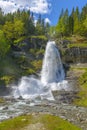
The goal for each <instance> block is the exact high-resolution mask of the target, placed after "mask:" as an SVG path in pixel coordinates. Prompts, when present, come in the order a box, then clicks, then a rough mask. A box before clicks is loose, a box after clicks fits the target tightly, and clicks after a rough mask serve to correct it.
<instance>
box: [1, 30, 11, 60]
mask: <svg viewBox="0 0 87 130" xmlns="http://www.w3.org/2000/svg"><path fill="white" fill-rule="evenodd" d="M9 49H10V45H9V44H8V42H7V41H6V39H5V36H4V34H3V31H1V30H0V58H2V57H4V56H5V55H6V54H7V52H8V51H9Z"/></svg>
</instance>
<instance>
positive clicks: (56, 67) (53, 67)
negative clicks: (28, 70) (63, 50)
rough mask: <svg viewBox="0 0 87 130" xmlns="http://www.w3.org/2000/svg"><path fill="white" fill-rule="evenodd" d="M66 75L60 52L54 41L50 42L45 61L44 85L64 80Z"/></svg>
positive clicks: (42, 80)
mask: <svg viewBox="0 0 87 130" xmlns="http://www.w3.org/2000/svg"><path fill="white" fill-rule="evenodd" d="M64 78H65V73H64V70H63V66H62V62H61V59H60V54H59V51H58V49H57V47H56V44H55V42H54V41H49V42H48V43H47V46H46V51H45V55H44V60H43V66H42V72H41V82H42V83H43V84H48V83H53V82H56V83H57V82H59V81H62V80H64Z"/></svg>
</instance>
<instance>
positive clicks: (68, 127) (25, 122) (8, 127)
mask: <svg viewBox="0 0 87 130" xmlns="http://www.w3.org/2000/svg"><path fill="white" fill-rule="evenodd" d="M36 123H41V124H43V126H44V128H45V130H81V129H80V128H78V127H77V126H75V125H73V124H71V123H69V122H67V121H65V120H63V119H61V118H59V117H56V116H52V115H48V114H45V115H43V114H41V115H40V114H39V115H38V114H34V115H27V116H26V115H25V116H19V117H16V118H14V119H11V120H7V121H4V122H2V123H0V130H25V129H26V130H29V125H32V124H33V125H35V124H36ZM36 130H39V128H36Z"/></svg>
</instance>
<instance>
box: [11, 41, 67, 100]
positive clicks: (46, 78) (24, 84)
mask: <svg viewBox="0 0 87 130" xmlns="http://www.w3.org/2000/svg"><path fill="white" fill-rule="evenodd" d="M64 78H65V73H64V70H63V66H62V63H61V59H60V54H59V51H58V49H57V47H56V44H55V42H54V41H49V42H48V43H47V46H46V51H45V55H44V60H43V66H42V71H41V79H36V78H34V77H32V76H30V77H26V76H25V77H22V78H21V80H20V82H19V84H18V86H14V87H13V88H14V89H13V94H14V97H15V98H18V97H20V96H21V97H22V98H24V99H34V100H35V99H36V98H38V97H39V99H40V100H43V99H48V100H54V97H53V94H52V91H54V90H62V89H64V90H68V82H67V81H66V80H64Z"/></svg>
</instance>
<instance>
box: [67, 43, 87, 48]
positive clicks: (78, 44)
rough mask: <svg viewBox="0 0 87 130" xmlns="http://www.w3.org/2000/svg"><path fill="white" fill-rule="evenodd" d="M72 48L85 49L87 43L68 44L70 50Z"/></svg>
mask: <svg viewBox="0 0 87 130" xmlns="http://www.w3.org/2000/svg"><path fill="white" fill-rule="evenodd" d="M72 47H80V48H84V47H87V43H73V44H68V48H72Z"/></svg>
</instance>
